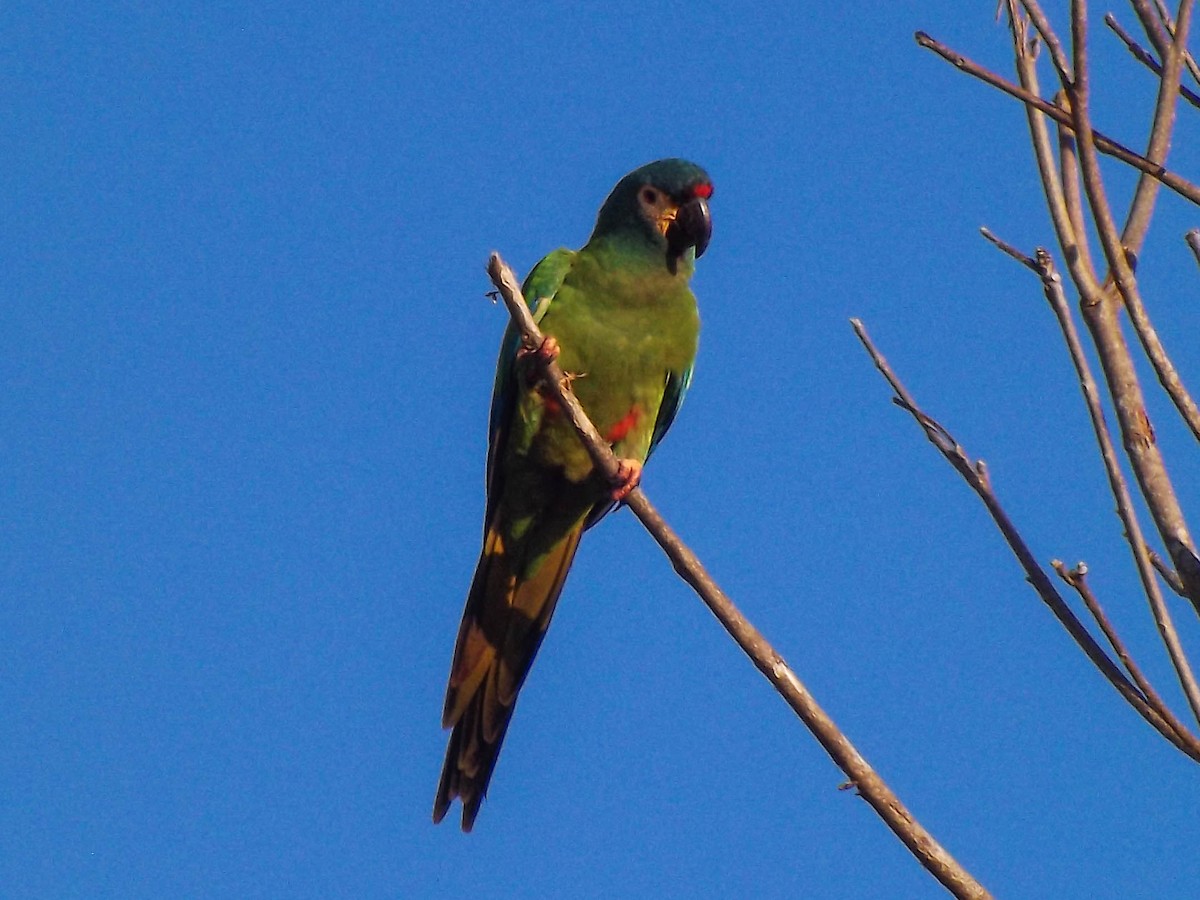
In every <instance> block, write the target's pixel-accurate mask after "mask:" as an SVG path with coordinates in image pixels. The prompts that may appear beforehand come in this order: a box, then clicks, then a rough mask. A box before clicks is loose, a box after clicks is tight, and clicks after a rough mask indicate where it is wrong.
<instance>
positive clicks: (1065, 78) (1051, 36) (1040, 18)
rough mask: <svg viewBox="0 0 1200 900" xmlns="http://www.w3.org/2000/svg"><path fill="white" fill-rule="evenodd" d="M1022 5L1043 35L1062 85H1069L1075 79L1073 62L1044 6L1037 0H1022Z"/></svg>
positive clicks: (1065, 86)
mask: <svg viewBox="0 0 1200 900" xmlns="http://www.w3.org/2000/svg"><path fill="white" fill-rule="evenodd" d="M1021 5H1022V6H1023V7H1025V12H1026V14H1028V16H1029V21H1031V22H1032V23H1033V27H1034V28H1036V29H1037V32H1038V34H1040V35H1041V36H1042V43H1044V44H1045V45H1046V49H1047V50H1049V51H1050V61H1051V62H1053V63H1054V68H1055V71H1057V72H1058V78H1059V80H1060V81H1061V82H1062V86H1063V87H1064V88H1067V87H1069V86H1070V85H1071V83H1072V82H1073V81H1074V80H1075V79H1074V76H1073V75H1072V74H1071V64H1070V63H1069V62H1068V61H1067V54H1066V53H1065V52H1064V51H1063V47H1062V42H1061V41H1059V39H1058V35H1057V34H1055V33H1054V29H1053V28H1051V27H1050V20H1049V19H1048V18H1046V14H1045V13H1044V12H1042V7H1041V6H1040V5H1038V3H1037V2H1036V0H1021ZM1009 14H1010V15H1013V11H1012V10H1010V12H1009Z"/></svg>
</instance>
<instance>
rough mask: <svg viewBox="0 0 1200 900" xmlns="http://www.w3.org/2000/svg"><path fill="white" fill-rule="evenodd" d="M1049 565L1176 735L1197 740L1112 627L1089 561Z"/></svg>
mask: <svg viewBox="0 0 1200 900" xmlns="http://www.w3.org/2000/svg"><path fill="white" fill-rule="evenodd" d="M1050 565H1051V566H1053V568H1054V571H1055V572H1057V573H1058V576H1059V578H1061V579H1062V580H1063V581H1065V582H1066V583H1067V584H1069V585H1070V586H1071V588H1072V589H1073V590H1074V591H1075V592H1076V593H1077V594H1079V597H1080V599H1081V600H1083V603H1084V605H1085V606H1086V607H1087V609H1088V612H1090V613H1091V614H1092V618H1093V619H1095V620H1096V624H1097V625H1098V626H1100V630H1101V631H1102V632H1104V637H1105V639H1106V640H1107V641H1108V643H1109V646H1110V647H1112V648H1113V652H1114V653H1116V654H1117V659H1119V660H1120V661H1121V665H1122V666H1124V667H1125V671H1126V672H1128V673H1129V677H1130V678H1132V679H1133V680H1134V682H1135V683H1136V684H1137V686H1138V687H1139V688H1141V691H1142V694H1143V696H1145V698H1146V702H1147V703H1149V704H1150V705H1151V706H1152V707H1153V708H1154V709H1155V710H1157V711H1158V714H1159V715H1161V716H1162V717H1163V718H1164V719H1165V720H1166V721H1167V722H1168V723H1169V724H1170V725H1171V727H1172V728H1173V729H1175V731H1176V733H1177V734H1179V735H1180V736H1181V737H1187V738H1190V739H1191V740H1192V742H1193V743H1194V742H1195V740H1196V739H1195V738H1194V737H1193V736H1192V735H1191V733H1190V732H1189V731H1188V729H1187V726H1185V725H1184V724H1183V723H1182V722H1180V721H1179V720H1178V719H1176V718H1175V716H1174V714H1173V713H1172V712H1171V710H1170V709H1169V708H1168V707H1167V705H1166V704H1165V703H1164V702H1163V699H1162V697H1160V696H1159V695H1158V692H1157V691H1155V690H1154V688H1153V686H1152V685H1151V684H1150V682H1149V681H1148V680H1147V679H1146V676H1145V675H1144V674H1142V670H1141V669H1140V668H1139V667H1138V665H1137V663H1135V662H1134V661H1133V657H1131V656H1130V655H1129V651H1128V650H1127V649H1126V647H1125V643H1124V641H1122V640H1121V638H1120V637H1119V636H1118V635H1117V632H1116V629H1114V628H1113V625H1112V622H1110V621H1109V619H1108V615H1107V614H1106V613H1105V612H1104V608H1103V607H1102V606H1101V605H1100V601H1099V600H1097V599H1096V595H1095V594H1094V593H1092V589H1091V586H1090V585H1089V584H1088V583H1087V572H1088V569H1087V564H1086V563H1082V562H1081V563H1078V564H1076V565H1075V567H1074V568H1071V569H1068V568H1067V567H1066V566H1065V565H1063V563H1062V561H1061V560H1057V559H1054V560H1051V561H1050Z"/></svg>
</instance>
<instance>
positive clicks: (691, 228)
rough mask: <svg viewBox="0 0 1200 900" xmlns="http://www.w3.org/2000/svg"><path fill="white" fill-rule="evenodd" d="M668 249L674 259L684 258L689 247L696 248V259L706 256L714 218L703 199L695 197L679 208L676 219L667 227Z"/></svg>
mask: <svg viewBox="0 0 1200 900" xmlns="http://www.w3.org/2000/svg"><path fill="white" fill-rule="evenodd" d="M666 236H667V247H668V248H669V249H670V253H671V255H672V256H674V257H680V256H683V251H685V250H686V249H687V248H688V247H695V248H696V258H697V259H699V258H700V257H701V256H703V255H704V251H705V250H706V249H707V248H708V241H709V239H710V238H711V237H712V216H711V215H709V212H708V203H707V201H705V199H704V198H703V197H693V198H692V199H691V200H689V201H688V202H687V203H685V204H683V205H682V206H681V207H679V210H678V212H676V213H675V218H674V219H673V220H672V221H671V224H670V225H668V226H667V232H666Z"/></svg>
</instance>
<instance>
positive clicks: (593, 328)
mask: <svg viewBox="0 0 1200 900" xmlns="http://www.w3.org/2000/svg"><path fill="white" fill-rule="evenodd" d="M712 190H713V189H712V181H711V180H710V179H709V177H708V175H707V174H706V173H705V171H704V170H703V169H701V168H700V167H699V166H697V165H694V164H693V163H690V162H686V161H685V160H682V159H663V160H659V161H658V162H653V163H649V164H648V165H645V166H642V167H641V168H640V169H636V170H634V171H633V172H630V173H629V174H628V175H626V176H625V177H624V178H622V179H621V180H620V181H619V182H618V183H617V186H616V187H615V188H613V190H612V193H611V194H609V196H608V199H607V200H605V201H604V205H603V206H602V207H601V208H600V214H599V216H598V217H597V219H596V227H595V229H594V230H593V231H592V236H591V237H590V238H589V239H588V242H587V244H586V245H585V246H584V247H583V249H581V250H578V251H571V250H567V249H559V250H555V251H554V252H553V253H551V254H550V255H549V256H547V257H546V258H545V259H543V260H542V261H541V262H539V263H538V264H537V265H536V266H535V267H534V269H533V271H532V272H530V273H529V277H528V278H527V279H526V280H525V284H524V288H523V291H524V294H525V298H526V302H527V303H528V304H529V307H530V309H531V311H532V312H533V315H534V319H535V320H536V321H537V322H538V324H539V326H540V328H541V330H542V332H543V334H544V335H545V337H546V340H545V343H544V344H543V345H542V347H541V348H540V349H539V350H538V351H536V352H537V353H539V354H541V355H543V356H546V357H550V358H555V357H557V359H558V362H559V364H560V365H561V366H562V369H563V371H564V372H566V373H568V374H569V375H571V376H574V377H573V379H572V383H571V387H572V389H573V391H574V392H575V395H576V396H577V397H578V398H579V401H580V403H581V404H583V408H584V410H585V411H586V412H587V414H588V416H589V417H590V418H591V420H592V422H593V423H594V424H595V425H596V428H597V429H598V430H599V431H600V433H601V435H603V436H604V438H605V439H606V440H608V441H609V442H610V443H611V445H612V448H613V452H614V453H615V454H616V455H617V458H618V459H619V460H620V463H621V465H620V472H621V482H620V483H619V484H617V485H615V486H614V485H613V484H611V483H609V482H608V481H607V480H606V479H605V478H604V477H603V476H602V475H601V473H600V472H599V471H597V470H595V469H594V468H593V464H592V460H591V457H590V456H588V453H587V450H586V449H584V446H583V444H582V443H581V442H580V440H579V437H578V435H577V434H576V433H575V430H574V428H573V427H572V426H571V423H570V422H569V421H568V420H567V419H566V417H565V416H564V415H563V414H562V411H561V409H560V408H559V406H558V404H557V403H555V402H554V400H553V398H552V397H550V396H549V395H548V394H546V393H543V391H542V390H541V389H540V387H539V384H538V383H537V379H536V376H535V375H534V373H533V370H532V367H531V363H532V360H530V359H529V358H528V357H529V356H530V355H531V354H530V353H528V352H527V351H525V350H523V349H522V348H521V340H520V336H519V334H518V333H517V331H516V329H515V327H514V326H513V325H512V324H511V323H510V324H509V326H508V329H507V331H506V332H505V334H504V340H503V342H502V344H501V347H500V359H499V363H498V364H497V369H496V382H495V388H494V391H493V395H492V407H491V419H490V424H489V437H490V441H489V445H488V460H487V509H486V513H485V520H484V539H483V552H482V554H481V555H480V558H479V564H478V566H477V567H476V569H475V577H474V580H473V581H472V582H471V589H470V591H469V593H468V594H467V605H466V609H465V611H464V612H463V618H462V624H461V625H460V626H459V629H458V639H457V641H456V642H455V645H454V659H453V662H452V664H451V669H450V683H449V685H448V687H447V689H446V704H445V708H444V710H443V713H442V726H443V727H444V728H449V727H451V726H453V728H454V730H453V732H452V733H451V735H450V743H449V746H448V747H447V749H446V761H445V764H444V766H443V768H442V776H441V781H440V782H439V783H438V789H437V798H436V800H435V801H434V806H433V820H434V822H440V821H441V820H442V818H443V817H444V816H445V815H446V812H447V811H448V810H449V809H450V803H451V801H452V800H453V799H454V798H455V797H458V798H459V799H460V800H461V801H462V827H463V831H470V830H471V827H472V825H473V824H474V822H475V816H476V815H477V814H478V812H479V806H480V803H481V802H482V801H483V797H484V794H485V793H486V791H487V786H488V781H489V780H490V779H491V776H492V770H493V769H494V768H495V765H496V758H497V756H498V755H499V753H500V744H501V742H502V741H503V740H504V733H505V731H506V730H507V728H508V723H509V720H510V719H511V718H512V714H513V707H514V704H515V703H516V700H517V692H518V691H519V690H520V689H521V685H522V683H523V682H524V680H525V676H526V675H527V674H528V673H529V668H530V666H531V665H532V663H533V658H534V656H535V654H536V653H537V651H538V647H539V646H540V645H541V643H542V638H543V637H544V636H545V633H546V628H547V627H548V626H549V624H550V617H551V616H552V615H553V613H554V607H555V604H556V603H557V601H558V595H559V593H560V592H561V591H562V587H563V582H564V581H565V580H566V577H567V571H568V570H569V569H570V567H571V561H572V559H573V558H574V557H575V550H576V548H577V547H578V546H579V538H580V537H581V536H582V534H583V532H584V531H585V530H586V529H587V528H590V527H591V526H592V525H594V524H596V522H598V521H599V520H600V519H601V518H602V517H603V516H604V515H605V514H606V513H607V512H608V511H609V510H611V509H612V508H613V507H614V506H615V505H616V504H618V503H620V502H621V501H622V500H624V499H625V497H626V496H628V494H629V492H630V491H632V490H633V488H634V487H636V486H637V484H638V482H639V480H640V478H641V471H642V464H643V463H644V462H645V461H646V459H647V458H648V457H649V456H650V454H651V453H653V452H654V448H655V447H656V446H657V445H658V442H659V441H660V440H662V437H663V435H664V434H666V432H667V429H668V428H669V427H670V426H671V422H672V421H673V420H674V419H675V414H676V412H678V410H679V406H680V404H681V403H682V402H683V395H684V393H685V392H686V391H687V388H688V384H689V383H690V381H691V378H692V364H693V362H694V361H695V358H696V345H697V341H698V339H699V334H700V317H699V314H698V312H697V310H696V298H695V297H694V296H693V295H692V292H691V289H690V288H689V286H688V280H689V278H690V277H691V275H692V271H693V269H694V266H695V259H696V257H698V256H700V255H701V254H702V253H704V250H705V248H706V247H707V246H708V241H709V237H710V236H711V233H712V220H711V218H710V216H709V211H708V199H709V198H710V197H711V196H712Z"/></svg>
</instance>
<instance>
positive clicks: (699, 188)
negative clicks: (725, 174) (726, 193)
mask: <svg viewBox="0 0 1200 900" xmlns="http://www.w3.org/2000/svg"><path fill="white" fill-rule="evenodd" d="M692 193H693V194H695V195H696V196H697V197H700V198H701V199H704V200H707V199H708V198H709V197H711V196H712V185H711V184H709V183H708V182H707V181H702V182H700V184H698V185H696V186H695V187H694V188H692Z"/></svg>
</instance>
